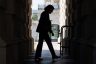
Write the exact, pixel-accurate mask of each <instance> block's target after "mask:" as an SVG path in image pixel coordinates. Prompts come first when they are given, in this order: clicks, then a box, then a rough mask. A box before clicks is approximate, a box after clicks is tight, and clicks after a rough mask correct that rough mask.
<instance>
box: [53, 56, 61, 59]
mask: <svg viewBox="0 0 96 64" xmlns="http://www.w3.org/2000/svg"><path fill="white" fill-rule="evenodd" d="M58 58H60V56H55V57H52V59H58Z"/></svg>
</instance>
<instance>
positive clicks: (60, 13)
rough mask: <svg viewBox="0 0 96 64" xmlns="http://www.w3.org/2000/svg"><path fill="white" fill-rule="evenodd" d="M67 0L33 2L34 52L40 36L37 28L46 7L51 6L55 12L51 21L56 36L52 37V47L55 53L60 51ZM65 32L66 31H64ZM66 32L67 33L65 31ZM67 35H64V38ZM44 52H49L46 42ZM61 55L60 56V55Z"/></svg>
mask: <svg viewBox="0 0 96 64" xmlns="http://www.w3.org/2000/svg"><path fill="white" fill-rule="evenodd" d="M64 3H66V0H32V16H31V18H32V26H31V30H32V37H33V39H34V50H36V47H37V44H38V39H39V34H38V33H37V32H36V28H37V25H38V22H39V18H40V14H41V13H42V11H43V10H44V7H46V6H47V5H49V4H51V5H53V6H54V8H55V10H54V11H53V13H52V14H50V20H52V29H53V32H54V34H55V35H54V36H52V37H51V38H52V45H53V48H54V50H55V51H60V44H59V43H60V36H59V32H60V29H61V27H62V26H63V25H65V20H66V15H65V10H66V4H64ZM64 30H65V29H64ZM64 32H65V31H64ZM64 36H65V33H64V35H63V38H64ZM42 50H48V46H47V44H46V42H44V43H43V48H42ZM59 55H60V54H59Z"/></svg>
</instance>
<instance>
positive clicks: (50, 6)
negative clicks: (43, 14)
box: [44, 5, 54, 13]
mask: <svg viewBox="0 0 96 64" xmlns="http://www.w3.org/2000/svg"><path fill="white" fill-rule="evenodd" d="M44 10H45V11H47V12H48V13H52V12H53V10H54V7H53V6H52V5H48V6H46V7H45V8H44Z"/></svg>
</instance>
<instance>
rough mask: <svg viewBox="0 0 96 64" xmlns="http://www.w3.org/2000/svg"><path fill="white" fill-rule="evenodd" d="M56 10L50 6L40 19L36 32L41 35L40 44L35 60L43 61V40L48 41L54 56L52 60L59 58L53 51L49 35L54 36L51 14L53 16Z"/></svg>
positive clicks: (45, 9)
mask: <svg viewBox="0 0 96 64" xmlns="http://www.w3.org/2000/svg"><path fill="white" fill-rule="evenodd" d="M53 10H54V7H53V6H52V5H48V6H46V7H45V8H44V11H43V12H42V13H41V17H40V19H39V24H38V26H37V29H36V32H38V33H39V42H38V45H37V49H36V53H35V60H36V61H38V60H41V52H42V45H43V40H45V41H46V43H47V45H48V47H49V50H50V52H51V55H52V59H56V58H59V56H57V55H56V54H55V51H54V49H53V46H52V43H51V38H50V37H49V34H48V33H51V34H52V36H53V35H54V34H53V32H52V30H51V21H50V19H49V14H51V13H52V12H53Z"/></svg>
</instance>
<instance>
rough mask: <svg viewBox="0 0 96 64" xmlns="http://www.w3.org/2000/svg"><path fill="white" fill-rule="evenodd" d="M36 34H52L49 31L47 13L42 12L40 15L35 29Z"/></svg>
mask: <svg viewBox="0 0 96 64" xmlns="http://www.w3.org/2000/svg"><path fill="white" fill-rule="evenodd" d="M36 32H39V33H48V32H50V33H51V32H52V30H51V21H50V19H49V13H48V12H46V11H44V12H42V13H41V17H40V19H39V23H38V26H37V29H36Z"/></svg>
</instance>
